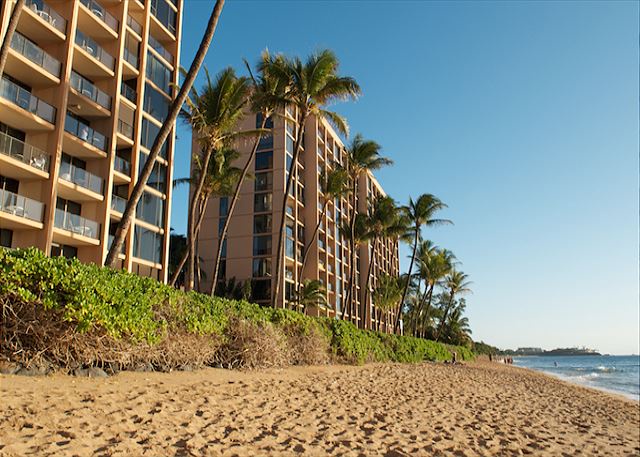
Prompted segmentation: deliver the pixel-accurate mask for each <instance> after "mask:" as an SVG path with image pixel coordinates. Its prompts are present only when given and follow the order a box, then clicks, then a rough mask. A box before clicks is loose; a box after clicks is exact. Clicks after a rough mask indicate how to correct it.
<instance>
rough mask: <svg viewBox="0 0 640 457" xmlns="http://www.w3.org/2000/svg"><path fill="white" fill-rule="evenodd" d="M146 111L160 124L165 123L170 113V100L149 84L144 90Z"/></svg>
mask: <svg viewBox="0 0 640 457" xmlns="http://www.w3.org/2000/svg"><path fill="white" fill-rule="evenodd" d="M143 107H144V110H145V112H146V113H148V114H150V115H151V116H153V117H154V118H155V119H157V120H159V121H160V122H164V120H165V119H166V117H167V114H168V113H169V99H168V98H167V97H165V96H164V95H163V94H162V92H158V91H157V90H155V89H154V88H153V87H151V86H150V85H149V84H145V88H144V105H143Z"/></svg>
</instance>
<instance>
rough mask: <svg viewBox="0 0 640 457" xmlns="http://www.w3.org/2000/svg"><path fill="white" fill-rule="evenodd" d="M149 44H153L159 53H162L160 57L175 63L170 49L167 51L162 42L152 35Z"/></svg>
mask: <svg viewBox="0 0 640 457" xmlns="http://www.w3.org/2000/svg"><path fill="white" fill-rule="evenodd" d="M149 46H151V47H152V48H153V49H154V50H155V51H156V52H157V53H158V54H160V57H162V58H163V59H164V60H166V61H167V62H169V63H170V64H171V65H173V55H172V54H171V53H170V52H169V51H167V50H166V49H165V47H164V46H162V43H160V42H159V41H158V40H156V39H155V38H154V37H153V36H152V35H149Z"/></svg>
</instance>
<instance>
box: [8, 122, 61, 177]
mask: <svg viewBox="0 0 640 457" xmlns="http://www.w3.org/2000/svg"><path fill="white" fill-rule="evenodd" d="M49 160H50V157H49V154H47V153H46V152H44V151H42V150H40V149H38V148H36V147H33V146H31V145H29V144H26V143H25V142H24V141H20V140H18V139H16V138H13V137H12V136H9V135H7V134H6V133H1V132H0V164H1V166H0V168H1V169H2V173H3V174H4V175H6V176H9V177H11V178H17V179H33V178H44V179H46V178H48V177H49Z"/></svg>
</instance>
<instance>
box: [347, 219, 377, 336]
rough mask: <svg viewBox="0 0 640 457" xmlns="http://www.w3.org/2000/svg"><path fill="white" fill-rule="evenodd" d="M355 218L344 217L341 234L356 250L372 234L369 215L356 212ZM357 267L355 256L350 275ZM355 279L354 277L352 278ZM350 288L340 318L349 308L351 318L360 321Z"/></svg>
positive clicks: (350, 275)
mask: <svg viewBox="0 0 640 457" xmlns="http://www.w3.org/2000/svg"><path fill="white" fill-rule="evenodd" d="M354 219H355V220H350V219H343V220H342V222H341V224H340V226H339V231H340V236H341V237H342V238H343V239H346V240H347V242H348V243H349V246H351V249H352V250H353V251H354V252H355V250H356V249H359V248H360V245H361V244H362V243H363V242H365V241H367V240H368V239H369V237H370V236H371V232H370V231H369V229H368V227H367V216H365V215H364V214H361V213H355V215H354ZM354 269H355V258H354V260H353V263H351V267H350V272H349V277H352V273H353V270H354ZM352 280H353V279H352ZM348 297H349V289H347V295H346V297H345V301H344V306H343V307H342V314H341V316H340V319H344V317H345V315H346V312H347V309H348V310H349V319H350V320H352V321H354V322H355V323H357V321H358V308H357V306H356V302H355V300H349V299H348Z"/></svg>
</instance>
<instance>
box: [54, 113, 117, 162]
mask: <svg viewBox="0 0 640 457" xmlns="http://www.w3.org/2000/svg"><path fill="white" fill-rule="evenodd" d="M64 131H65V132H66V133H67V134H68V135H65V136H64V139H63V147H64V149H65V150H66V151H67V152H70V153H71V154H73V155H75V156H77V157H90V158H97V157H100V158H103V157H106V151H107V146H108V144H107V138H106V137H105V136H104V135H103V134H102V133H100V132H96V131H95V130H94V129H92V128H91V127H89V126H88V125H87V124H85V123H84V122H82V121H79V120H78V119H75V118H74V117H72V116H70V115H69V114H67V117H66V119H65V121H64Z"/></svg>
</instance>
